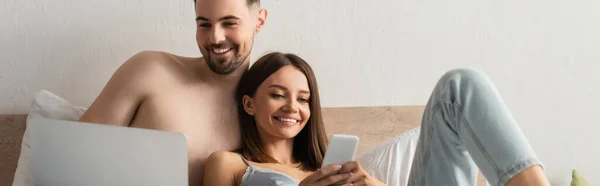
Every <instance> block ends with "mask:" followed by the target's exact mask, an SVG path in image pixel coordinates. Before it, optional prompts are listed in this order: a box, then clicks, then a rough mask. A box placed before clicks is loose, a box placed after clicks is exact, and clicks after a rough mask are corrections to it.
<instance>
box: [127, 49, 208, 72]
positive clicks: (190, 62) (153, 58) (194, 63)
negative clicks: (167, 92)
mask: <svg viewBox="0 0 600 186" xmlns="http://www.w3.org/2000/svg"><path fill="white" fill-rule="evenodd" d="M202 60H203V59H202V58H191V57H183V56H178V55H175V54H171V53H167V52H162V51H142V52H139V53H137V54H135V55H134V56H133V57H131V58H130V59H129V60H127V61H126V62H125V63H124V64H123V65H122V66H126V67H133V68H132V69H131V70H133V72H134V73H144V72H148V71H164V70H169V71H172V70H175V71H181V70H186V71H192V70H199V69H198V68H201V66H202V65H200V62H202Z"/></svg>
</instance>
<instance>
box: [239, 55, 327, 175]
mask: <svg viewBox="0 0 600 186" xmlns="http://www.w3.org/2000/svg"><path fill="white" fill-rule="evenodd" d="M288 65H291V66H293V67H295V68H296V69H298V70H300V71H301V72H302V73H303V74H304V75H305V76H306V80H307V81H308V87H309V88H310V90H309V91H310V98H309V101H308V102H309V107H310V118H308V121H307V123H306V126H305V127H304V128H303V129H302V130H301V131H300V132H299V133H298V134H297V135H296V137H294V147H293V150H292V156H293V157H294V159H296V161H299V162H300V167H301V169H302V170H310V171H316V170H318V169H319V168H320V167H321V164H322V163H323V157H324V156H325V151H326V148H327V146H326V145H327V136H326V132H325V126H324V124H323V115H322V113H321V101H320V100H319V89H318V86H317V78H316V77H315V74H314V72H313V70H312V68H311V67H310V65H308V63H306V62H305V61H304V60H303V59H302V58H300V57H298V56H297V55H294V54H289V53H280V52H273V53H269V54H267V55H265V56H263V57H261V58H260V59H258V60H257V61H256V62H255V63H254V65H252V67H251V68H250V69H249V70H248V71H247V72H246V73H245V74H244V75H243V76H242V79H241V80H240V82H239V84H238V88H237V91H236V101H237V105H238V119H239V122H240V132H241V136H242V141H241V143H242V148H241V149H239V150H238V152H240V153H241V154H242V155H243V156H244V157H245V158H246V159H249V160H251V161H254V162H258V163H277V160H275V159H274V158H273V157H271V156H269V155H268V154H267V153H266V150H265V147H264V146H263V145H262V143H261V138H260V135H259V133H258V126H257V124H256V121H255V120H254V116H251V115H250V114H248V113H247V112H246V111H245V110H244V105H243V103H242V101H243V97H244V96H245V95H247V96H250V97H254V96H255V93H256V90H257V89H258V87H259V86H260V84H262V83H263V81H265V80H266V79H267V78H268V77H269V76H271V75H272V74H274V73H275V72H277V71H278V70H279V69H281V68H283V67H284V66H288Z"/></svg>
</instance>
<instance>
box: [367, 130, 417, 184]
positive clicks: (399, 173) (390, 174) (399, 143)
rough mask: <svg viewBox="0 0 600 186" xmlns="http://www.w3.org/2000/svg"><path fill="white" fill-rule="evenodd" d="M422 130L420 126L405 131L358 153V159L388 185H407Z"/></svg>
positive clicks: (369, 171)
mask: <svg viewBox="0 0 600 186" xmlns="http://www.w3.org/2000/svg"><path fill="white" fill-rule="evenodd" d="M420 132H421V127H420V126H419V127H417V128H414V129H411V130H409V131H407V132H404V133H402V134H400V135H399V136H396V137H394V138H392V139H390V140H388V141H385V142H383V143H381V144H379V145H377V146H376V147H373V148H372V149H370V150H369V151H367V152H364V153H362V154H360V155H358V156H357V158H356V161H358V162H359V163H360V165H361V166H362V167H363V168H364V169H365V171H367V172H368V173H369V174H370V175H371V176H373V177H375V178H377V179H378V180H379V181H381V182H383V183H385V184H386V185H390V186H391V185H395V186H405V185H407V184H408V176H409V174H410V167H411V165H412V161H413V157H414V154H415V150H416V149H417V141H418V140H419V134H420Z"/></svg>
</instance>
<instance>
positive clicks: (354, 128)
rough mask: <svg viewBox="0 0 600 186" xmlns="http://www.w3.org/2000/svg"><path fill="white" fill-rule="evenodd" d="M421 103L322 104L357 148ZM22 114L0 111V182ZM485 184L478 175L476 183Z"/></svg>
mask: <svg viewBox="0 0 600 186" xmlns="http://www.w3.org/2000/svg"><path fill="white" fill-rule="evenodd" d="M423 109H424V107H423V106H393V107H344V108H340V107H337V108H324V109H323V115H324V120H325V128H326V130H327V133H329V134H331V133H340V134H352V135H357V136H359V138H360V143H359V144H360V145H359V147H358V152H357V153H361V152H364V151H366V150H368V149H369V148H371V147H373V146H375V145H377V144H379V143H381V142H383V141H385V140H387V139H390V138H392V137H394V136H397V135H399V134H402V133H403V132H405V131H407V130H410V129H413V128H415V127H417V126H419V125H420V124H421V116H422V115H423ZM26 117H27V116H26V115H0V185H12V180H13V177H14V172H15V169H16V167H17V161H18V158H19V153H20V148H21V139H22V138H23V132H24V131H25V119H26ZM478 185H481V186H483V185H485V180H484V179H483V178H482V176H481V175H480V179H479V184H478Z"/></svg>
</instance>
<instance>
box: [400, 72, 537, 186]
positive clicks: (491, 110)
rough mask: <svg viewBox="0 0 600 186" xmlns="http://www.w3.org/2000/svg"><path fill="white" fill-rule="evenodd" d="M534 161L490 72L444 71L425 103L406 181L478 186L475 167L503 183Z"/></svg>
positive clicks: (421, 185) (423, 184)
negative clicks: (485, 73) (491, 78)
mask: <svg viewBox="0 0 600 186" xmlns="http://www.w3.org/2000/svg"><path fill="white" fill-rule="evenodd" d="M532 165H540V166H541V165H542V164H541V162H540V161H539V160H538V158H537V157H536V155H535V153H534V152H533V150H532V149H531V147H530V145H529V142H528V141H527V139H526V138H525V136H524V135H523V133H522V132H521V130H520V129H519V126H518V125H517V122H516V121H515V120H514V119H513V117H512V116H511V114H510V111H509V110H508V108H506V105H505V104H504V102H503V101H502V99H501V98H500V96H499V94H498V92H497V91H496V89H495V87H494V85H493V84H492V82H491V81H490V80H489V79H488V77H487V76H486V75H484V74H483V73H481V72H479V71H477V70H474V69H456V70H451V71H449V72H447V73H446V74H444V76H443V77H442V78H441V79H440V81H439V82H438V83H437V85H436V86H435V89H434V91H433V93H432V95H431V97H430V99H429V102H428V103H427V106H426V108H425V113H424V115H423V121H422V125H421V134H420V136H419V141H418V143H417V149H416V152H415V157H414V160H413V163H412V167H411V172H410V177H409V181H408V185H409V186H441V185H444V186H445V185H460V186H462V185H465V186H466V185H476V183H477V171H478V170H479V169H480V170H481V172H482V173H483V175H484V176H485V178H486V179H487V180H488V183H490V184H491V185H504V184H505V183H506V182H507V181H508V180H510V178H512V177H513V176H514V175H516V174H517V173H519V172H521V171H522V170H524V169H525V168H528V167H530V166H532ZM478 168H479V169H478Z"/></svg>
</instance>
